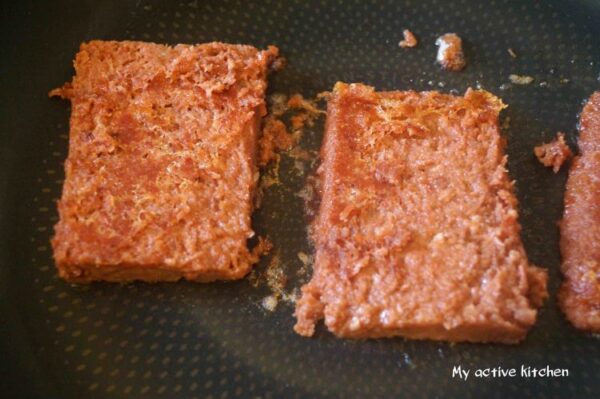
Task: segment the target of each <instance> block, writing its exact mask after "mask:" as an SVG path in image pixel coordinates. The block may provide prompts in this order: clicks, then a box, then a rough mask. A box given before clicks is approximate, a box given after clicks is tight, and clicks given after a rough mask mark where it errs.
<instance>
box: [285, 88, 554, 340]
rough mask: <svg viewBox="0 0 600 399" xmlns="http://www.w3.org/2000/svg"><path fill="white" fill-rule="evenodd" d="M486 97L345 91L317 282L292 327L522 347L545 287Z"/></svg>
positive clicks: (331, 119) (326, 171) (307, 290)
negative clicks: (525, 238)
mask: <svg viewBox="0 0 600 399" xmlns="http://www.w3.org/2000/svg"><path fill="white" fill-rule="evenodd" d="M503 107H504V105H503V104H502V102H501V101H500V100H499V99H498V98H496V97H494V96H493V95H491V94H490V93H488V92H485V91H473V90H468V91H467V93H466V94H465V96H464V97H455V96H450V95H444V94H440V93H437V92H423V93H416V92H412V91H408V92H380V93H378V92H375V91H374V90H373V88H371V87H368V86H364V85H360V84H352V85H347V84H343V83H338V84H337V85H336V86H335V89H334V93H333V95H332V97H331V99H330V100H329V104H328V110H327V122H326V132H325V139H324V143H323V145H322V148H321V157H322V162H323V163H322V165H321V167H320V169H319V171H320V172H319V173H320V178H321V180H322V200H321V205H320V209H319V214H318V217H317V219H316V221H315V226H314V237H313V238H314V241H315V247H316V259H315V264H314V271H313V277H312V280H311V281H310V283H309V284H307V285H306V286H304V287H303V288H302V297H301V299H300V300H299V302H298V304H297V307H296V317H297V324H296V326H295V330H296V332H298V333H299V334H301V335H305V336H310V335H312V334H313V332H314V328H315V324H316V322H317V321H318V320H319V319H322V318H323V319H324V320H325V325H326V326H327V328H328V329H329V330H330V331H331V332H333V333H334V334H335V335H337V336H339V337H346V338H373V337H388V336H394V335H401V336H404V337H408V338H415V339H434V340H448V341H473V342H489V341H494V342H504V343H514V342H517V341H519V340H522V339H523V338H524V337H525V335H526V332H527V330H528V329H529V328H530V327H531V326H532V325H533V324H534V323H535V320H536V315H537V308H538V307H539V306H540V305H541V303H542V301H543V300H544V298H545V297H546V296H547V293H546V273H545V271H543V270H542V269H539V268H536V267H534V266H532V265H530V264H529V262H528V260H527V256H526V253H525V250H524V248H523V245H522V243H521V239H520V234H519V233H520V226H519V223H518V220H517V210H516V207H517V200H516V198H515V196H514V194H513V185H512V182H511V181H510V180H509V177H508V174H507V171H506V156H505V155H504V142H503V140H502V138H501V137H500V131H499V127H498V113H499V111H500V110H501V109H502V108H503Z"/></svg>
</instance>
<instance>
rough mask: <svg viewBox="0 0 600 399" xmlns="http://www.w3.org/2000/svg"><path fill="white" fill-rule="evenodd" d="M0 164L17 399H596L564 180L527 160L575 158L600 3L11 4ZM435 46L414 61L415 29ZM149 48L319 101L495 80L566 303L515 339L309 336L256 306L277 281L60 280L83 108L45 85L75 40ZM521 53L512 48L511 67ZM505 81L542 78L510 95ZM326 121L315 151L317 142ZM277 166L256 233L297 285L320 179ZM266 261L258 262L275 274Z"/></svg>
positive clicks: (4, 334) (6, 304)
mask: <svg viewBox="0 0 600 399" xmlns="http://www.w3.org/2000/svg"><path fill="white" fill-rule="evenodd" d="M1 26H2V28H1V29H2V44H1V45H0V48H1V51H2V53H1V56H2V57H1V70H0V72H1V77H0V79H2V86H1V87H2V89H3V102H2V113H1V114H0V117H1V125H0V126H1V129H2V130H1V140H2V145H1V149H0V151H1V162H2V164H1V165H0V184H1V190H0V215H1V219H0V221H1V223H0V229H1V231H0V234H1V235H0V237H1V238H2V239H1V240H0V266H1V268H0V273H1V274H0V309H1V319H0V321H1V324H0V334H1V335H0V338H1V340H0V341H1V343H0V350H1V352H0V380H1V385H0V388H1V389H2V392H3V396H4V397H10V398H13V397H40V398H48V397H61V398H71V397H73V398H79V397H88V398H95V397H98V398H100V397H152V398H154V397H156V398H160V397H168V398H176V397H185V398H192V397H202V398H206V397H213V398H235V397H261V398H269V397H323V398H325V397H343V398H349V397H357V398H364V397H411V398H420V397H460V398H470V397H474V398H480V397H489V398H496V397H497V398H505V397H538V398H546V397H547V398H551V397H552V398H553V397H572V398H574V397H577V398H583V397H598V396H599V394H600V378H599V377H600V376H599V375H598V370H599V369H600V343H599V342H598V340H597V339H596V338H594V337H592V336H589V335H586V334H583V333H580V332H577V331H576V330H574V329H573V328H572V327H571V326H570V325H569V324H568V323H567V322H566V321H565V320H564V318H563V316H562V315H561V313H560V312H559V310H558V308H557V306H556V301H555V294H556V290H557V287H558V285H559V284H560V275H559V264H560V258H559V252H558V238H559V236H558V231H557V227H556V222H557V220H559V219H560V216H561V212H562V198H563V190H564V182H565V179H566V172H565V171H564V170H563V171H561V172H560V173H558V174H556V175H554V174H553V173H552V172H551V171H549V170H548V169H545V168H543V167H542V166H541V165H539V164H538V163H537V162H536V160H535V159H534V157H533V155H532V148H533V147H534V146H535V145H537V144H539V143H541V142H543V141H549V140H550V139H551V138H552V137H553V136H554V134H555V133H556V132H557V131H559V130H560V131H564V132H566V133H567V137H568V141H569V143H570V144H571V145H572V146H573V147H574V148H575V146H576V136H577V133H576V123H577V114H578V112H579V111H580V109H581V104H582V100H584V99H585V98H586V97H587V96H588V95H589V94H590V93H591V92H592V91H593V90H597V89H600V82H599V81H598V79H599V75H600V40H599V39H600V2H597V1H533V2H513V1H507V0H491V1H486V2H477V1H470V0H459V1H454V2H446V1H442V0H428V1H425V0H420V1H371V0H368V1H362V0H361V1H358V0H357V1H343V2H342V1H324V2H316V1H299V0H298V1H263V2H255V3H254V2H246V1H241V0H240V1H218V2H217V1H197V0H196V1H189V0H182V1H179V2H176V1H174V2H164V3H159V2H153V1H146V0H140V1H136V2H133V1H132V2H123V1H116V0H111V1H105V2H96V1H91V0H87V1H76V2H75V1H73V2H68V1H53V2H33V1H21V2H11V3H10V4H4V5H3V11H2V23H1ZM405 28H409V29H411V30H412V31H413V32H414V33H415V34H416V35H417V37H418V39H419V40H420V44H419V46H418V47H417V48H414V49H401V48H399V47H398V41H399V40H400V39H401V32H402V29H405ZM445 32H456V33H458V34H459V35H460V36H462V37H463V39H464V41H465V49H466V55H467V59H468V66H467V68H466V69H465V70H464V71H463V72H460V73H451V72H445V71H442V70H440V69H439V68H438V67H437V66H436V65H435V64H434V59H435V51H436V48H435V45H434V42H435V38H436V37H437V36H438V35H440V34H442V33H445ZM90 39H118V40H122V39H136V40H146V41H156V42H163V43H178V42H189V43H195V42H207V41H213V40H219V41H225V42H235V43H248V44H253V45H255V46H258V47H265V46H266V45H268V44H276V45H277V46H279V47H280V49H281V50H282V52H283V54H285V56H286V57H287V59H288V67H287V68H286V69H285V70H284V71H282V72H280V73H277V74H275V75H274V76H272V77H271V79H270V89H269V92H270V93H295V92H299V93H302V94H304V95H305V96H307V97H310V96H314V95H315V94H316V93H318V92H320V91H323V90H328V89H330V88H331V87H332V86H333V84H334V83H335V82H336V81H338V80H341V81H346V82H363V83H367V84H371V85H374V86H375V87H377V88H378V89H380V90H390V89H415V90H431V89H436V90H440V91H443V92H457V93H462V92H464V90H465V89H466V88H467V87H470V86H474V87H482V88H485V89H487V90H489V91H491V92H493V93H495V94H497V95H499V96H500V97H501V98H503V100H504V101H505V102H506V103H507V104H509V105H510V107H509V108H508V109H507V110H506V111H504V113H503V117H509V118H510V126H509V127H508V129H506V131H505V134H506V137H507V139H508V147H507V152H508V154H509V170H510V173H511V176H512V177H513V178H514V179H515V180H516V192H517V195H518V198H519V201H520V221H521V223H522V226H523V230H522V237H523V240H524V243H525V246H526V249H527V252H528V255H529V257H530V259H531V261H532V262H533V263H535V264H537V265H540V266H543V267H545V268H547V270H548V272H549V277H550V281H549V289H550V293H551V298H550V300H548V301H547V302H546V303H545V305H544V307H543V309H542V310H541V312H540V315H539V321H538V323H537V324H536V326H535V327H534V328H533V329H532V331H531V333H530V334H529V335H528V337H527V340H526V341H525V342H523V343H521V344H519V345H515V346H504V345H481V344H480V345H477V344H455V345H450V344H447V343H439V342H429V341H425V342H418V341H406V340H403V339H400V338H398V339H385V340H367V341H348V340H339V339H336V338H334V337H333V336H332V335H331V334H329V333H328V332H327V331H325V329H324V328H322V326H321V327H320V328H319V329H318V331H317V333H316V336H315V337H314V338H312V339H306V338H301V337H299V336H297V335H295V334H294V332H293V331H292V326H293V324H294V319H293V317H292V312H293V308H292V307H291V306H290V305H289V304H286V303H281V304H280V305H279V306H278V307H277V308H276V309H275V311H274V312H267V311H265V310H264V309H263V308H262V307H261V305H260V303H261V300H262V298H264V297H265V296H266V295H269V293H270V290H269V288H268V287H267V286H266V285H265V284H261V285H259V286H258V287H254V286H253V285H252V284H251V283H250V282H249V281H248V280H241V281H237V282H229V283H214V284H193V283H186V282H180V283H176V284H154V285H152V284H141V283H136V284H128V285H115V284H102V283H98V284H92V285H89V286H70V285H68V284H65V283H64V282H62V281H61V280H59V279H57V277H56V273H55V269H54V265H53V262H52V257H51V248H50V246H49V239H50V237H51V235H52V226H53V224H54V223H55V222H56V217H57V214H56V207H55V201H56V200H57V198H58V197H59V195H60V189H61V184H62V178H63V170H62V165H63V161H64V159H65V157H66V155H67V133H68V117H69V109H68V105H67V104H66V103H64V102H61V101H58V100H49V99H48V98H47V97H46V93H47V92H48V90H49V89H51V88H54V87H57V86H59V85H61V84H62V83H63V82H65V81H67V80H69V79H70V77H71V75H72V73H73V71H72V67H71V61H72V59H73V56H74V54H75V53H76V51H77V49H78V46H79V43H80V42H82V41H86V40H90ZM509 48H511V49H513V51H514V52H515V53H516V54H517V58H512V57H511V56H510V55H509V54H508V51H507V50H508V49H509ZM510 74H520V75H530V76H533V77H534V78H535V81H534V82H533V83H532V84H530V85H525V86H519V85H511V84H507V83H509V80H508V76H509V75H510ZM321 137H322V121H321V122H320V123H317V124H316V125H315V126H314V127H312V128H309V129H307V131H306V132H305V134H304V138H303V140H302V142H301V144H300V145H301V146H302V148H305V149H313V150H315V149H318V147H319V144H320V140H321ZM293 169H294V162H293V160H292V159H291V158H289V157H288V156H286V155H283V156H282V161H281V174H280V178H281V184H279V185H276V186H273V187H271V188H269V189H268V190H267V191H266V193H265V198H264V200H263V206H262V208H260V209H259V210H258V211H257V212H256V213H255V215H254V221H253V223H254V228H255V230H256V231H257V233H258V234H260V235H266V236H269V237H270V238H271V239H272V241H273V242H274V244H275V248H276V251H279V255H280V258H281V267H282V268H283V269H284V270H285V271H286V273H287V274H288V276H290V280H291V281H290V283H289V284H288V286H289V287H288V288H293V287H298V286H299V285H300V284H301V283H302V281H303V279H306V276H305V277H297V270H298V269H299V268H300V266H301V263H300V261H299V260H298V256H297V254H298V252H305V253H310V250H311V249H310V245H309V243H308V241H307V238H306V219H305V217H304V213H303V201H302V199H301V198H299V197H298V195H297V193H298V190H299V189H300V188H301V187H302V186H303V185H304V182H305V178H306V174H305V175H300V174H298V173H292V171H293ZM268 261H269V259H268V258H267V259H265V260H263V261H262V262H261V264H259V266H258V269H257V270H258V271H259V272H260V271H264V269H265V267H266V264H267V263H268ZM457 365H460V366H462V368H463V369H471V370H472V373H474V372H475V369H477V368H486V367H497V366H501V367H503V368H511V367H516V368H520V367H521V365H525V366H532V367H545V366H546V365H549V366H550V367H552V368H565V369H568V370H569V376H568V377H562V378H522V377H514V378H475V377H473V376H472V374H471V377H469V379H468V380H467V381H463V380H459V379H458V378H453V377H452V369H453V367H454V366H457Z"/></svg>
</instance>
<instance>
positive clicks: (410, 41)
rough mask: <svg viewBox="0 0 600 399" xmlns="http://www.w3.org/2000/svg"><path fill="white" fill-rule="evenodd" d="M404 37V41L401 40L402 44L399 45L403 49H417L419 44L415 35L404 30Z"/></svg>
mask: <svg viewBox="0 0 600 399" xmlns="http://www.w3.org/2000/svg"><path fill="white" fill-rule="evenodd" d="M402 35H403V36H404V39H403V40H401V41H400V43H398V45H399V46H400V47H402V48H411V47H416V46H417V44H418V43H419V42H418V41H417V38H416V37H415V35H414V34H413V33H412V32H411V31H409V30H408V29H404V30H403V31H402Z"/></svg>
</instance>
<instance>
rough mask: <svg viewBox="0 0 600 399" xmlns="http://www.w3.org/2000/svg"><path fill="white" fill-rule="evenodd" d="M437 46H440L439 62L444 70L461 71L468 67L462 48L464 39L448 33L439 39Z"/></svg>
mask: <svg viewBox="0 0 600 399" xmlns="http://www.w3.org/2000/svg"><path fill="white" fill-rule="evenodd" d="M435 44H436V46H439V48H438V53H437V62H438V63H439V64H440V65H441V66H442V68H444V69H447V70H449V71H460V70H462V69H463V68H464V67H465V66H466V65H467V63H466V60H465V55H464V53H463V48H462V39H461V38H460V37H459V36H458V35H457V34H455V33H446V34H445V35H442V36H440V37H438V38H437V40H436V41H435Z"/></svg>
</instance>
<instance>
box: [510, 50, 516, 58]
mask: <svg viewBox="0 0 600 399" xmlns="http://www.w3.org/2000/svg"><path fill="white" fill-rule="evenodd" d="M508 54H509V55H510V56H511V57H512V58H517V53H515V50H513V49H511V48H509V49H508Z"/></svg>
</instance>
